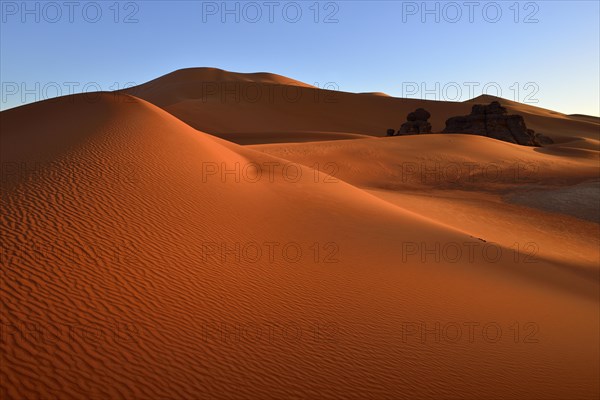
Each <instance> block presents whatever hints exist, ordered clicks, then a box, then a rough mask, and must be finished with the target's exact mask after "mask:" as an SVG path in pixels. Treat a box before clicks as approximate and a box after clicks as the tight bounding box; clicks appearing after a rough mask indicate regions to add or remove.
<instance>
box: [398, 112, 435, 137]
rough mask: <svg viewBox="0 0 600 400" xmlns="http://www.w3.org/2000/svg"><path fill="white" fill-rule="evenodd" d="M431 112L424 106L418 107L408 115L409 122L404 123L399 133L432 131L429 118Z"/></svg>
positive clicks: (408, 133)
mask: <svg viewBox="0 0 600 400" xmlns="http://www.w3.org/2000/svg"><path fill="white" fill-rule="evenodd" d="M429 117H431V114H429V112H428V111H427V110H425V109H423V108H417V109H416V110H415V111H414V112H411V113H410V114H408V116H407V117H406V120H407V122H405V123H404V124H402V126H401V127H400V130H399V131H398V135H410V134H420V133H431V124H430V123H429V122H427V120H428V119H429Z"/></svg>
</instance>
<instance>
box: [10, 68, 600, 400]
mask: <svg viewBox="0 0 600 400" xmlns="http://www.w3.org/2000/svg"><path fill="white" fill-rule="evenodd" d="M161 79H162V78H161ZM268 79H279V78H272V77H269V78H268ZM236 82H238V81H236ZM250 84H252V82H250ZM266 84H267V85H270V84H271V83H266ZM302 90H308V91H311V90H312V91H314V89H310V88H303V89H302ZM161 96H162V95H161ZM357 96H359V95H357ZM360 96H362V97H363V98H368V99H369V101H367V102H361V101H358V100H355V99H357V98H355V97H353V96H351V95H349V94H348V95H347V99H348V100H347V101H348V102H349V103H352V102H354V101H356V104H355V105H353V106H350V107H349V108H348V107H347V105H348V104H347V103H346V104H344V105H343V106H340V105H338V106H332V108H329V107H328V106H323V105H321V106H319V107H321V108H319V109H320V111H318V112H317V111H316V110H317V109H316V108H313V107H317V106H316V105H313V104H312V103H310V102H308V103H306V104H304V108H301V109H300V110H298V109H295V110H296V111H292V108H290V106H289V105H288V104H287V103H284V104H282V103H277V104H275V105H271V106H270V108H269V107H267V105H265V104H254V103H252V104H244V105H242V106H239V107H234V108H229V110H230V112H232V113H234V114H230V115H229V117H227V115H225V114H219V113H220V112H222V113H224V112H225V110H226V108H225V106H222V105H220V104H217V103H216V102H213V103H203V104H202V105H201V104H200V103H198V101H197V100H195V101H194V100H183V101H182V102H179V103H175V104H173V105H169V106H165V105H163V107H164V109H165V110H169V111H172V110H174V109H177V107H182V108H181V109H182V110H183V109H187V108H186V107H187V102H189V101H191V103H193V104H192V105H193V107H197V110H198V111H200V110H201V112H200V114H195V113H192V114H190V115H193V117H194V118H197V121H203V120H204V121H206V123H207V124H216V123H217V122H218V123H220V124H223V126H226V128H227V129H230V128H231V127H235V126H242V125H243V126H244V129H247V132H261V128H264V127H265V126H274V127H277V126H281V127H285V130H284V131H277V132H279V133H285V132H286V131H288V132H292V131H294V132H304V131H310V132H344V133H346V134H349V133H350V134H372V133H371V130H375V128H377V129H379V127H378V126H376V124H373V123H372V122H361V120H360V118H361V115H354V113H353V111H355V109H354V108H353V107H360V109H361V110H362V108H363V106H364V108H365V109H366V110H371V111H373V112H375V113H377V112H379V113H380V114H378V115H384V114H385V115H387V113H389V114H390V115H391V111H389V110H387V109H386V108H385V107H384V108H380V107H378V104H375V101H374V100H373V103H370V102H371V101H372V100H371V97H369V95H360ZM159 97H160V96H159ZM373 98H377V99H379V100H378V101H381V102H388V101H392V102H396V101H397V100H398V99H388V98H385V97H381V96H374V97H373ZM156 101H157V100H156V99H155V102H156ZM352 104H354V103H352ZM383 104H384V103H380V104H379V105H383ZM385 104H387V103H385ZM390 104H391V103H390ZM415 104H416V103H412V104H408V103H407V104H404V103H403V105H402V107H404V108H407V111H408V109H410V108H414V106H415ZM432 106H433V105H432ZM386 107H390V109H391V108H392V106H391V105H389V106H386ZM436 107H439V109H440V110H444V112H446V113H449V112H454V111H453V110H454V108H457V109H458V108H460V109H461V110H462V109H464V110H468V109H469V108H470V107H469V105H467V104H449V105H443V104H437V105H436ZM269 109H270V113H269V114H268V116H269V118H270V119H269V120H268V121H265V120H263V119H262V117H264V116H266V115H267V114H266V113H267V111H268V110H269ZM261 110H262V111H261ZM377 110H379V111H377ZM261 112H262V113H264V114H261ZM365 112H366V111H365ZM398 112H399V111H398V110H395V111H394V114H398ZM327 113H331V115H328V114H327ZM400 113H401V114H402V113H404V112H403V111H402V110H400ZM174 114H176V115H177V113H176V112H174ZM250 115H252V116H253V118H250V119H249V120H247V121H245V120H244V119H243V118H244V116H250ZM178 116H180V115H178ZM343 116H345V117H343ZM537 118H540V121H545V120H544V118H546V117H544V116H543V115H542V116H539V117H537ZM548 118H550V117H548ZM561 118H562V117H561ZM184 120H185V118H184ZM567 120H568V119H567ZM269 121H271V122H272V125H268V124H269ZM363 121H364V115H363ZM188 122H189V121H188ZM353 123H354V124H356V125H355V126H353V125H352V124H353ZM580 123H583V122H577V123H574V124H573V126H575V128H574V129H576V132H577V134H579V133H580V132H581V131H583V130H585V129H588V128H587V125H582V126H583V127H584V128H585V129H584V128H582V127H581V126H580V125H578V124H580ZM0 124H1V128H2V129H1V136H0V139H1V144H2V146H1V153H0V155H1V157H2V160H3V175H2V177H3V178H2V213H1V224H2V231H1V232H2V245H3V247H2V275H1V279H2V280H1V285H2V296H1V305H2V308H1V314H0V315H1V318H2V325H1V327H2V338H1V341H0V344H1V346H0V350H1V355H2V360H1V362H2V363H1V368H0V377H1V383H0V390H1V392H0V393H1V397H2V398H56V399H69V398H91V399H105V398H140V399H149V398H152V399H167V398H168V399H173V398H175V399H196V398H240V399H247V398H356V399H365V398H394V399H403V398H406V399H414V398H490V397H498V398H499V397H510V398H524V399H531V398H556V399H564V398H596V397H597V396H598V391H599V384H598V379H597V376H598V373H599V372H600V370H599V362H598V358H599V355H600V351H599V345H598V341H597V339H598V336H599V335H600V332H599V317H598V277H597V267H596V266H597V260H598V254H597V246H596V245H597V236H594V229H596V228H597V224H593V223H591V222H589V221H584V220H581V219H577V218H574V217H569V216H562V215H560V214H550V213H547V212H545V211H539V212H537V214H533V213H531V212H530V211H528V210H529V209H525V208H523V206H517V205H511V204H508V203H506V202H505V201H504V200H502V199H503V198H504V197H503V196H505V195H508V194H512V193H514V192H515V190H517V189H516V188H515V187H516V186H522V185H520V184H521V183H522V182H520V180H517V182H515V179H514V178H512V179H511V178H503V179H500V180H499V181H498V182H496V181H494V182H488V181H484V182H483V183H481V182H480V181H477V180H476V183H471V182H468V183H465V184H461V185H460V186H459V187H456V186H452V185H453V184H454V183H452V182H449V181H448V180H447V179H446V180H445V181H439V180H438V181H437V182H434V183H430V182H427V181H424V180H423V179H422V178H416V180H415V179H414V177H413V178H411V179H406V177H405V178H402V177H400V178H399V177H398V164H402V163H403V162H405V163H413V164H414V163H415V162H416V163H418V162H421V161H423V160H432V161H436V160H437V161H440V162H442V163H445V164H444V165H448V163H458V162H461V163H462V162H472V163H480V164H482V163H488V164H489V163H491V162H496V163H498V164H499V165H500V166H501V169H502V170H503V171H504V170H506V171H509V172H510V171H511V164H512V163H514V162H517V164H518V165H527V166H531V165H537V166H538V167H539V168H538V169H537V172H536V174H539V175H536V174H534V178H533V182H529V183H528V184H531V185H533V186H534V187H536V185H546V186H548V185H556V186H561V187H562V186H565V185H571V184H573V185H575V184H581V183H582V182H587V181H589V180H590V179H592V178H593V177H594V174H597V169H595V166H594V165H595V164H594V163H596V165H597V154H595V153H594V152H593V151H592V150H585V149H575V150H576V151H575V150H569V149H566V150H565V149H563V150H560V149H558V150H555V149H554V148H552V149H542V150H540V149H533V148H523V147H518V146H513V145H510V144H507V143H502V142H497V141H493V140H491V139H486V138H479V137H474V136H463V135H447V136H439V135H432V136H426V137H425V136H424V137H414V138H388V139H375V138H367V139H355V140H344V141H335V142H318V143H306V144H272V145H265V146H253V147H241V146H238V145H236V144H232V143H229V142H226V141H224V140H221V139H218V138H215V137H212V136H209V135H206V134H204V133H202V132H198V131H196V130H194V129H192V128H191V127H189V126H188V125H186V124H185V123H183V122H181V121H180V120H178V119H177V118H175V117H173V116H172V115H170V114H169V113H167V112H165V111H164V110H163V109H160V108H158V107H156V106H155V105H152V104H150V103H148V102H146V101H143V100H139V99H137V98H135V97H132V96H126V95H115V94H102V95H100V96H99V98H98V99H97V100H96V101H90V100H89V97H86V96H73V97H66V98H62V99H59V100H56V101H47V102H42V103H36V104H33V105H29V106H25V107H20V108H17V109H13V110H9V111H5V112H2V113H1V114H0ZM236 124H239V125H236ZM288 124H289V125H288ZM310 127H312V128H311V129H312V130H311V129H309V128H310ZM344 127H346V128H345V129H346V130H343V129H342V128H344ZM227 129H225V130H224V131H223V132H226V131H227ZM228 132H230V133H235V132H234V130H231V131H228ZM275 133H276V131H275V130H272V131H268V132H266V135H265V136H262V138H263V139H265V138H268V135H275ZM279 133H278V134H279ZM311 134H312V133H311ZM590 140H594V138H593V137H591V138H590ZM432 149H433V150H432ZM560 151H562V152H565V151H567V152H569V151H571V152H574V153H573V154H571V153H569V154H568V155H565V154H562V153H560ZM552 152H554V153H552ZM315 162H316V163H318V164H315ZM404 165H408V164H404ZM411 165H412V164H411ZM486 165H487V164H486ZM257 166H258V167H259V168H261V170H262V175H261V176H260V178H258V177H257V175H256V174H257V172H256V171H257V170H256V167H257ZM332 167H333V170H332V169H331V168H332ZM238 171H239V172H238ZM299 171H301V172H299ZM319 171H321V172H319ZM517 171H518V169H517ZM526 171H527V170H526ZM298 174H301V175H300V176H299V177H298V178H296V177H297V176H298ZM328 174H333V175H334V176H335V178H331V177H330V176H329V175H328ZM518 176H519V179H521V175H518ZM526 177H527V178H529V177H530V175H527V176H526ZM271 178H272V179H271ZM336 178H337V179H336ZM486 179H487V178H486ZM451 183H452V184H451ZM517 184H519V185H517ZM432 188H435V189H436V190H439V191H442V190H443V189H445V190H443V192H444V194H443V195H437V196H432V197H431V198H430V199H429V202H426V201H425V200H427V199H426V197H425V193H427V192H426V191H428V190H429V191H431V190H432ZM467 191H471V192H473V195H470V196H467V195H465V194H464V193H465V192H467ZM431 193H433V192H431ZM453 193H454V194H455V197H456V198H457V200H455V201H454V200H452V199H451V196H452V195H453ZM474 197H475V198H481V199H483V200H485V201H488V204H491V203H498V207H496V208H494V207H492V206H490V207H485V206H484V207H482V206H481V204H482V203H477V202H474V201H473V200H472V199H473V198H474ZM483 204H485V203H483ZM502 207H504V208H502ZM461 213H462V214H461ZM547 214H548V215H547ZM461 215H462V218H461ZM520 218H523V219H526V220H525V221H522V220H520ZM491 225H493V226H495V227H497V229H493V227H492V226H491ZM566 225H569V230H568V231H565V226H566ZM548 232H550V233H551V234H548ZM565 232H568V235H566V234H565ZM559 236H560V237H559ZM515 238H516V240H517V241H518V242H519V243H522V242H523V241H524V240H527V241H529V240H531V241H534V242H539V249H540V250H539V252H537V253H535V254H534V255H533V257H534V261H535V263H533V264H534V265H533V266H532V264H531V263H527V262H525V259H524V258H523V257H524V256H525V257H526V256H528V255H531V254H529V253H527V250H524V251H522V252H520V253H518V254H517V256H518V257H517V258H516V259H515V254H514V251H511V248H510V246H511V245H512V243H511V240H512V239H515ZM482 240H486V241H487V242H483V241H482ZM492 242H496V243H497V244H493V243H492ZM283 248H286V249H288V251H283ZM440 248H443V249H446V250H448V249H450V251H449V252H446V251H445V250H444V251H441V250H439V249H440ZM257 249H258V251H260V254H257ZM269 249H274V250H273V251H272V252H271V251H269ZM298 249H299V250H300V251H301V254H300V255H298V253H297V250H298ZM431 249H434V250H433V251H431ZM436 249H437V250H436ZM453 249H458V250H459V252H460V253H459V256H457V255H456V253H453V252H452V250H453ZM469 249H473V250H472V251H470V250H469ZM484 249H487V250H489V249H491V251H490V252H487V251H486V250H484ZM498 251H499V252H500V253H501V254H500V256H499V257H498V258H497V259H496V254H497V253H498ZM498 328H499V329H500V330H501V335H500V336H498V335H497V334H496V333H497V332H498ZM36 331H37V332H36ZM458 333H460V335H458Z"/></svg>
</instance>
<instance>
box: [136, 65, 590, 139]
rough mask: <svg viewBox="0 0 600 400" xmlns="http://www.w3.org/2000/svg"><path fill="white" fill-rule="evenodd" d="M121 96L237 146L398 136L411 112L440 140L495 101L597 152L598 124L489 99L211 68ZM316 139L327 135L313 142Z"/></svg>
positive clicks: (537, 126)
mask: <svg viewBox="0 0 600 400" xmlns="http://www.w3.org/2000/svg"><path fill="white" fill-rule="evenodd" d="M340 85H341V83H340ZM331 86H332V87H334V86H335V85H331ZM340 89H341V90H343V89H344V88H343V87H340ZM126 92H127V93H130V94H133V95H135V96H136V97H140V98H143V99H145V100H148V101H150V102H151V103H153V104H155V105H158V106H159V107H162V108H164V109H165V110H167V111H168V112H169V113H171V114H173V115H175V116H176V117H178V118H179V119H181V120H182V121H184V122H186V123H187V124H189V125H190V126H192V127H194V128H196V129H199V130H201V131H204V132H208V133H210V134H213V135H216V136H219V137H223V138H226V139H228V140H234V141H235V142H236V143H241V144H249V143H255V144H260V143H272V142H282V141H290V142H297V141H308V140H311V141H313V140H331V139H333V137H332V133H335V132H337V133H339V138H340V139H347V138H348V136H347V135H348V134H361V135H370V136H384V135H385V134H386V130H387V129H388V128H394V129H398V128H399V127H400V125H401V124H402V123H403V122H405V118H406V115H407V114H408V113H409V112H412V111H414V110H415V109H416V108H418V107H424V108H426V109H427V110H428V111H429V112H430V113H431V114H432V117H431V120H430V121H431V123H432V126H433V130H434V132H440V131H441V130H443V129H444V127H445V122H446V120H447V119H448V118H450V117H453V116H457V115H466V114H469V112H470V111H471V107H472V105H473V104H475V103H489V102H491V101H493V100H499V101H500V102H501V103H502V104H503V105H504V106H506V107H507V109H508V110H509V112H513V113H518V114H521V115H523V116H524V118H525V121H526V123H527V124H528V127H529V128H531V129H534V130H536V132H540V133H544V134H546V135H548V136H550V137H552V138H554V139H555V140H556V141H557V142H572V143H571V144H570V146H572V147H576V148H580V147H584V148H589V147H590V146H593V148H596V149H597V148H598V146H599V142H598V137H599V134H600V123H598V120H597V119H596V120H594V119H582V118H579V117H577V116H568V115H565V114H561V113H557V112H554V111H550V110H546V109H542V108H539V107H535V106H533V105H530V104H521V103H516V102H513V101H510V100H506V99H500V98H497V97H493V96H479V97H478V98H476V99H473V100H470V101H466V102H462V103H460V102H444V101H433V100H418V99H400V98H394V97H386V96H382V95H381V94H380V93H348V92H343V91H332V90H322V89H318V88H315V87H312V86H310V85H307V84H304V83H301V82H298V81H294V80H292V79H290V78H286V77H282V76H279V75H268V78H265V76H263V75H262V74H238V73H233V72H227V71H222V70H216V69H213V68H192V69H186V70H180V71H176V72H174V73H171V74H168V75H165V76H163V77H160V78H157V79H155V80H153V81H151V82H148V83H145V84H142V85H139V86H136V87H134V88H131V89H128V90H127V91H126ZM302 132H306V134H307V135H306V137H304V138H303V137H302ZM317 132H327V135H323V136H322V137H319V135H317V134H315V133H317ZM579 139H586V140H592V143H591V144H590V143H589V142H586V141H585V140H579Z"/></svg>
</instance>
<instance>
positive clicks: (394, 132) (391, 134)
mask: <svg viewBox="0 0 600 400" xmlns="http://www.w3.org/2000/svg"><path fill="white" fill-rule="evenodd" d="M387 135H388V136H396V130H395V129H391V128H390V129H388V130H387Z"/></svg>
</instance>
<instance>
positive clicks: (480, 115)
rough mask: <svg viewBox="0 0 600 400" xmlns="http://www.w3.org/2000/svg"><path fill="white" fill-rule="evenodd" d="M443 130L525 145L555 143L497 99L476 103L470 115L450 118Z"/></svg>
mask: <svg viewBox="0 0 600 400" xmlns="http://www.w3.org/2000/svg"><path fill="white" fill-rule="evenodd" d="M443 132H444V133H468V134H472V135H481V136H488V137H491V138H494V139H498V140H503V141H505V142H510V143H517V144H520V145H524V146H541V145H542V144H551V143H553V141H552V139H550V138H549V137H547V136H544V135H541V134H539V133H538V134H535V132H534V131H533V130H531V129H527V126H526V125H525V120H524V119H523V117H522V116H520V115H507V111H506V108H504V107H502V106H501V105H500V103H499V102H497V101H493V102H492V103H490V104H489V105H482V104H476V105H474V106H473V109H472V110H471V114H470V115H467V116H461V117H452V118H450V119H448V120H447V121H446V129H444V131H443Z"/></svg>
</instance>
